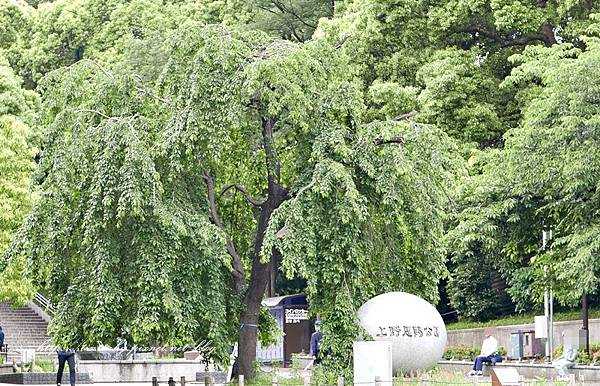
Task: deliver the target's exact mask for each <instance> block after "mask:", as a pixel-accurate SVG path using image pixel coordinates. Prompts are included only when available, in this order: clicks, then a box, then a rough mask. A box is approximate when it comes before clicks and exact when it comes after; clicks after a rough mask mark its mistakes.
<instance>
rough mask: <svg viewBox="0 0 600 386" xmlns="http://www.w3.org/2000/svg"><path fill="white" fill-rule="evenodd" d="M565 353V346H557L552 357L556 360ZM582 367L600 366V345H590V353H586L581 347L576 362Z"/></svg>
mask: <svg viewBox="0 0 600 386" xmlns="http://www.w3.org/2000/svg"><path fill="white" fill-rule="evenodd" d="M562 353H563V346H557V347H556V348H555V349H554V351H553V352H552V355H553V357H554V358H557V357H559V356H560V355H562ZM575 361H576V362H577V363H578V364H580V365H586V366H587V365H592V366H600V343H593V344H590V353H589V354H588V353H587V352H585V350H584V348H583V347H580V348H579V350H578V352H577V359H576V360H575Z"/></svg>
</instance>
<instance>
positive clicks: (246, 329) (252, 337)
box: [238, 117, 288, 379]
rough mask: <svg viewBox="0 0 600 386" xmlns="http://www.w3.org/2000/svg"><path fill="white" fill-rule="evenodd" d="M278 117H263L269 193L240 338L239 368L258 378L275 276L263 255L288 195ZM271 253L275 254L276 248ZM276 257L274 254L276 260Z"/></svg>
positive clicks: (242, 316)
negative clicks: (260, 338) (263, 320)
mask: <svg viewBox="0 0 600 386" xmlns="http://www.w3.org/2000/svg"><path fill="white" fill-rule="evenodd" d="M276 122H277V118H276V117H269V118H263V119H262V136H263V146H264V150H265V155H266V162H267V173H268V176H267V177H268V196H267V200H266V201H265V202H264V203H263V204H262V205H261V206H260V208H261V212H260V217H259V219H258V225H257V229H256V238H255V240H254V256H253V261H252V272H251V274H250V283H249V286H248V291H247V292H246V296H245V299H244V305H245V309H244V311H243V312H242V315H241V317H240V322H241V326H240V338H239V341H238V371H239V374H242V375H244V377H245V378H246V379H252V378H254V362H255V361H256V338H257V333H258V314H259V312H260V306H261V302H262V299H263V296H264V294H265V290H266V288H267V285H268V284H269V279H270V276H271V270H270V268H271V262H270V261H269V262H266V263H261V262H260V254H261V250H262V246H263V241H264V238H265V231H266V230H267V226H268V225H269V219H270V218H271V215H272V214H273V211H274V210H275V209H277V208H278V207H279V205H281V203H282V202H283V201H285V200H286V199H287V198H288V190H287V189H283V188H282V187H281V185H280V170H281V167H280V165H279V159H278V158H277V154H276V152H275V149H274V148H273V128H274V126H275V123H276ZM270 252H271V255H272V251H270ZM272 258H273V257H271V259H272Z"/></svg>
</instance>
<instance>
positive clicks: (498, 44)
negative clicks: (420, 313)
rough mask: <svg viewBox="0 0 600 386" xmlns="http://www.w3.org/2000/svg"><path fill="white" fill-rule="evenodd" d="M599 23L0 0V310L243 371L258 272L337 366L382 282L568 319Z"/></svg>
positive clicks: (414, 11)
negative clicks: (284, 285)
mask: <svg viewBox="0 0 600 386" xmlns="http://www.w3.org/2000/svg"><path fill="white" fill-rule="evenodd" d="M597 8H598V6H597V5H595V4H594V3H593V2H589V1H587V2H576V1H568V2H560V3H559V2H557V1H550V0H548V1H530V2H524V1H504V0H480V1H475V2H473V1H467V0H451V1H443V2H442V1H439V2H438V1H433V2H432V1H423V0H397V1H389V0H354V1H349V0H344V1H330V0H252V1H242V0H202V1H188V0H177V1H171V2H166V1H163V0H133V1H125V0H109V1H99V0H55V1H34V0H32V1H28V2H25V1H22V0H0V58H1V59H0V133H1V134H2V143H0V170H1V171H2V173H1V174H0V196H1V198H2V200H1V201H0V205H2V211H1V212H0V252H3V251H4V250H5V249H6V248H8V245H9V244H10V243H12V244H11V245H12V247H11V248H9V250H8V252H7V253H6V254H5V259H3V260H2V262H1V264H0V268H2V269H3V273H2V274H3V275H4V276H3V277H9V278H10V282H11V283H14V285H9V286H7V285H4V286H2V285H1V284H0V295H1V296H2V297H3V298H10V299H13V300H17V301H21V302H22V301H24V300H26V299H27V298H28V297H30V296H31V294H32V291H33V289H34V287H35V289H37V290H43V291H44V292H45V293H47V294H48V296H49V297H50V299H51V300H52V301H53V302H54V303H55V304H56V305H57V306H58V313H57V316H56V318H55V319H54V321H53V323H52V327H51V328H52V331H53V332H54V337H55V343H56V344H59V345H76V346H86V345H87V346H94V345H97V344H99V343H106V344H111V343H113V342H114V340H115V339H116V338H117V337H125V338H127V339H128V341H130V342H133V343H134V344H145V345H147V344H153V343H160V344H170V345H180V344H181V345H183V344H189V343H194V342H199V341H202V340H208V341H210V342H211V344H212V347H213V348H214V350H213V351H212V352H211V354H212V357H213V358H214V359H216V360H219V361H225V360H226V358H227V354H226V350H227V347H228V345H229V344H231V343H232V342H234V341H235V340H236V339H237V340H238V342H239V346H240V354H241V357H240V360H241V362H240V368H241V371H242V372H243V373H246V374H250V373H251V372H252V361H253V358H254V355H255V354H254V347H255V341H256V338H257V336H258V335H260V336H261V337H263V338H265V339H268V338H269V336H271V337H272V335H273V334H272V333H269V332H273V330H272V326H270V327H265V325H264V323H261V324H262V326H261V327H262V328H261V331H260V334H259V333H258V332H257V331H256V329H255V328H254V326H255V325H256V324H257V323H258V321H259V319H260V320H261V321H262V322H265V321H267V320H268V318H264V316H265V313H264V310H262V311H261V307H260V302H261V299H262V298H263V296H264V294H265V290H266V289H267V288H268V291H269V293H274V292H277V288H276V283H280V282H281V276H285V277H286V279H288V280H290V281H292V280H296V281H297V282H298V283H301V284H302V285H306V288H305V291H306V293H307V295H308V297H309V301H310V304H311V313H312V315H313V316H316V315H319V316H320V317H321V318H322V319H323V320H324V322H325V323H324V326H323V329H324V331H325V333H326V339H325V341H324V345H325V347H326V349H327V350H328V351H329V352H330V353H331V354H332V355H331V358H336V360H333V359H332V360H330V361H329V363H327V361H326V365H327V366H333V367H337V368H338V369H347V368H348V366H349V364H350V361H349V354H348V353H349V352H350V343H351V341H352V339H353V338H354V337H355V336H356V334H357V333H358V327H357V324H356V320H355V317H354V315H355V310H356V309H357V307H359V306H360V305H361V304H362V302H364V301H365V300H367V299H368V298H369V297H371V296H373V295H375V294H378V293H381V292H384V291H388V290H404V291H408V292H412V293H416V294H418V295H421V296H423V297H424V298H426V299H428V300H430V301H434V302H435V301H437V300H438V291H437V285H438V282H439V280H440V279H445V280H444V281H445V282H447V283H448V288H447V294H448V297H449V301H450V304H451V306H452V307H454V308H455V309H456V310H457V311H458V312H459V316H460V317H461V318H474V319H485V318H488V317H490V316H492V315H494V314H497V313H499V312H501V311H502V310H505V309H506V308H507V307H511V305H512V303H511V302H513V303H514V305H516V306H517V307H518V308H519V309H529V308H533V307H535V306H536V305H538V304H539V303H540V297H541V294H542V292H543V290H544V288H545V287H547V286H549V285H551V286H553V288H554V289H555V293H556V296H557V299H558V300H559V301H560V302H561V303H563V304H575V303H577V302H578V300H579V299H580V298H581V295H582V294H583V293H590V294H594V293H597V292H598V291H597V290H598V288H599V284H600V266H599V265H598V264H599V261H600V260H599V259H598V258H597V255H598V253H599V249H600V246H599V245H600V244H599V243H598V240H599V237H598V236H599V233H600V225H599V222H598V207H599V205H598V204H599V200H598V177H597V176H598V175H600V174H599V173H598V172H599V170H598V169H599V168H600V165H599V164H598V160H600V155H599V154H598V149H599V147H598V132H599V130H598V127H597V126H596V125H597V124H598V111H597V104H598V103H597V99H598V89H599V87H600V78H599V77H598V71H597V70H598V66H599V63H600V56H599V52H600V51H599V50H600V45H599V43H598V38H597V37H596V36H598V32H599V30H600V29H599V27H598V25H597V24H595V18H596V16H595V14H596V13H597V12H598V9H597ZM257 30H260V31H257ZM21 79H23V81H21ZM25 89H29V90H33V89H36V92H38V93H39V94H41V96H42V101H43V102H42V105H41V107H39V106H38V104H37V99H36V98H37V97H36V94H34V93H33V92H32V91H26V90H25ZM34 117H36V118H35V119H34ZM37 149H40V150H39V151H38V150H37ZM35 161H37V164H38V165H37V172H36V174H35V176H33V175H32V171H33V169H34V162H35ZM465 161H466V163H465ZM465 164H466V168H465V166H464V165H465ZM465 169H466V170H465ZM32 182H33V183H32ZM33 192H39V199H37V200H36V199H35V196H36V194H34V193H33ZM27 213H29V216H28V217H27V219H26V220H25V217H26V215H27ZM19 227H20V230H19V231H18V233H16V232H17V229H18V228H19ZM542 229H551V230H552V231H553V235H554V238H553V240H552V242H551V244H550V247H549V248H548V249H547V250H545V251H542V250H541V243H540V235H541V231H542ZM444 236H446V237H444ZM492 281H493V282H495V283H506V285H507V290H506V292H503V289H502V288H497V287H495V288H491V285H490V284H491V282H492ZM11 291H12V292H11ZM507 294H508V295H509V296H510V299H508V298H507ZM334 305H335V307H334ZM260 314H262V315H263V317H262V318H259V315H260ZM240 325H241V328H240ZM339 359H341V360H339Z"/></svg>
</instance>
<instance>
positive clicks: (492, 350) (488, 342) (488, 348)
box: [469, 330, 502, 376]
mask: <svg viewBox="0 0 600 386" xmlns="http://www.w3.org/2000/svg"><path fill="white" fill-rule="evenodd" d="M484 362H485V363H491V364H494V363H497V362H502V357H501V356H500V354H498V340H497V339H496V338H494V337H493V336H492V333H491V331H489V330H486V331H485V340H484V341H483V344H482V345H481V352H480V353H479V356H478V357H477V358H475V363H473V370H471V371H470V372H469V376H474V375H483V370H482V369H483V363H484Z"/></svg>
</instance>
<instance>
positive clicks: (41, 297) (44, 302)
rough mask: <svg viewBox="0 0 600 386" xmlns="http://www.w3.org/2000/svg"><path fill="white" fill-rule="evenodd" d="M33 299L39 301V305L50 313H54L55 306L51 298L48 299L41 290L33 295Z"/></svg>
mask: <svg viewBox="0 0 600 386" xmlns="http://www.w3.org/2000/svg"><path fill="white" fill-rule="evenodd" d="M33 301H34V302H35V303H37V305H38V306H40V307H42V308H43V309H44V311H46V313H47V314H48V315H50V316H53V315H54V313H55V309H54V306H53V305H52V303H50V300H48V299H46V297H45V296H44V295H42V294H41V293H39V292H36V293H35V295H33Z"/></svg>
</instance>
